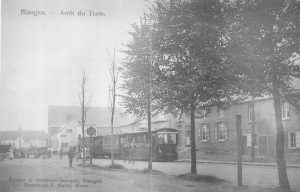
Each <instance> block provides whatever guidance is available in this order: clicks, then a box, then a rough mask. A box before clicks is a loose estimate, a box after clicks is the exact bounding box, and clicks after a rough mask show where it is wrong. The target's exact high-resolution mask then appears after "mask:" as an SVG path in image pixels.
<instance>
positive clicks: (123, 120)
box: [48, 106, 135, 127]
mask: <svg viewBox="0 0 300 192" xmlns="http://www.w3.org/2000/svg"><path fill="white" fill-rule="evenodd" d="M73 119H74V120H77V121H78V122H80V119H81V107H79V106H78V107H77V106H48V127H61V126H62V125H63V124H65V123H66V122H68V121H70V120H73ZM110 119H111V111H110V109H109V108H108V107H90V108H89V110H88V112H87V119H86V124H96V125H97V126H100V127H108V126H110ZM134 120H135V119H134V118H133V117H131V116H129V115H125V114H124V111H123V110H121V109H119V108H116V109H115V115H114V126H121V125H127V124H130V123H132V122H134Z"/></svg>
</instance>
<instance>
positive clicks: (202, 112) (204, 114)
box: [200, 109, 207, 118]
mask: <svg viewBox="0 0 300 192" xmlns="http://www.w3.org/2000/svg"><path fill="white" fill-rule="evenodd" d="M206 115H207V110H206V109H201V110H200V118H204V117H206Z"/></svg>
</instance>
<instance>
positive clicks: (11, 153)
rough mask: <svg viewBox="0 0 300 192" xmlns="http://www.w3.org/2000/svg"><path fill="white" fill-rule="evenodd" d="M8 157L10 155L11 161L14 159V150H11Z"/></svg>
mask: <svg viewBox="0 0 300 192" xmlns="http://www.w3.org/2000/svg"><path fill="white" fill-rule="evenodd" d="M8 155H9V159H10V160H12V159H13V158H14V154H13V152H12V150H9V153H8Z"/></svg>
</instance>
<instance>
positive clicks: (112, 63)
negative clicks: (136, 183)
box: [109, 49, 118, 165]
mask: <svg viewBox="0 0 300 192" xmlns="http://www.w3.org/2000/svg"><path fill="white" fill-rule="evenodd" d="M109 70H110V71H109V72H110V77H111V81H112V86H111V87H109V108H110V110H111V119H110V129H111V138H110V140H111V145H110V152H111V165H114V151H113V134H114V114H115V106H116V85H117V81H118V73H117V72H116V50H115V49H114V52H113V56H111V55H110V54H109Z"/></svg>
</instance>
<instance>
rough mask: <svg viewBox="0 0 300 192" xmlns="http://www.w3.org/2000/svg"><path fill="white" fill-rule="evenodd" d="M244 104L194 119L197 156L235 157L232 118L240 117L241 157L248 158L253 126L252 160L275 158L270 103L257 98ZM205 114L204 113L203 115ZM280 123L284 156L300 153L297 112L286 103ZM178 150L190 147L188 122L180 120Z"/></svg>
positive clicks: (235, 138)
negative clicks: (258, 157) (283, 141)
mask: <svg viewBox="0 0 300 192" xmlns="http://www.w3.org/2000/svg"><path fill="white" fill-rule="evenodd" d="M254 103H255V104H254V117H252V110H253V106H252V102H251V101H250V100H249V101H244V102H240V103H236V104H233V105H231V106H230V107H228V108H225V109H221V108H218V107H212V108H211V109H210V112H209V113H207V114H206V115H205V117H203V118H196V123H195V124H196V127H195V133H196V149H197V153H199V155H205V154H213V155H235V154H236V153H237V132H236V115H241V117H242V140H243V154H245V155H250V154H251V140H252V138H251V131H252V129H251V128H252V127H251V126H252V123H254V132H255V138H254V140H255V142H254V143H255V154H256V156H273V157H275V150H276V148H275V146H276V145H275V143H276V133H277V130H276V119H275V110H274V104H273V99H272V98H270V97H268V98H259V99H256V100H255V102H254ZM204 113H205V112H204ZM282 122H283V126H284V135H285V151H286V153H287V154H297V153H300V111H299V108H297V107H296V106H293V105H291V104H290V103H288V102H283V104H282ZM177 128H178V130H179V135H180V136H179V149H181V150H185V149H186V148H189V146H190V132H191V131H190V130H191V128H190V122H189V119H188V118H183V120H182V121H181V122H177Z"/></svg>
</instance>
